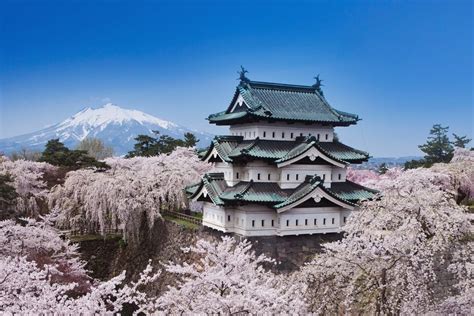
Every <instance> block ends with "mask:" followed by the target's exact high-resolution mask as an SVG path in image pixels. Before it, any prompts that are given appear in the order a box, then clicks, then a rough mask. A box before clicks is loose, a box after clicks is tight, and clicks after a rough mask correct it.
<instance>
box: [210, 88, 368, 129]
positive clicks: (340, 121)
mask: <svg viewBox="0 0 474 316" xmlns="http://www.w3.org/2000/svg"><path fill="white" fill-rule="evenodd" d="M239 95H240V96H241V97H242V99H243V101H244V103H245V105H244V106H243V107H238V108H235V107H234V104H235V102H236V100H237V98H238V97H239ZM260 119H267V120H277V121H293V122H295V121H300V122H313V123H322V124H329V125H333V126H348V125H351V124H355V123H356V122H357V121H358V120H359V118H358V116H357V115H355V114H351V113H347V112H343V111H339V110H336V109H334V108H332V107H331V106H330V105H329V103H328V102H327V101H326V99H325V98H324V97H323V96H322V95H321V94H320V93H319V92H318V90H317V89H316V88H315V87H314V86H300V85H290V84H281V83H271V82H258V81H251V80H243V81H241V82H240V84H239V85H238V86H237V89H236V92H235V94H234V98H233V99H232V102H231V104H230V105H229V107H228V108H227V110H226V111H223V112H219V113H215V114H212V115H210V116H209V117H208V120H209V121H210V122H211V123H215V124H217V125H229V124H235V123H242V122H252V121H258V120H260Z"/></svg>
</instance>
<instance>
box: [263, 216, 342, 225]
mask: <svg viewBox="0 0 474 316" xmlns="http://www.w3.org/2000/svg"><path fill="white" fill-rule="evenodd" d="M344 218H345V217H344ZM274 222H275V221H274V220H273V219H272V227H273V224H274Z"/></svg>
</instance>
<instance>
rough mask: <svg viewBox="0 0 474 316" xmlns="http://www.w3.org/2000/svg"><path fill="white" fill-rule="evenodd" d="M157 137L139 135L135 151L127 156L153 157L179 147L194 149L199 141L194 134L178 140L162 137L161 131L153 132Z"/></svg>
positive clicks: (136, 138)
mask: <svg viewBox="0 0 474 316" xmlns="http://www.w3.org/2000/svg"><path fill="white" fill-rule="evenodd" d="M153 133H154V134H155V135H156V136H157V137H152V136H149V135H138V136H137V137H135V141H136V143H135V145H134V146H133V148H134V149H133V150H132V151H130V152H129V153H128V154H127V156H126V157H127V158H131V157H137V156H141V157H152V156H158V155H160V154H168V153H170V152H172V151H173V150H175V149H176V148H177V147H194V146H196V144H197V142H198V141H199V140H198V139H197V138H196V136H194V134H192V133H185V134H184V139H176V138H173V137H171V136H168V135H160V132H159V131H153Z"/></svg>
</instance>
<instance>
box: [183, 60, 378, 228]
mask: <svg viewBox="0 0 474 316" xmlns="http://www.w3.org/2000/svg"><path fill="white" fill-rule="evenodd" d="M245 73H246V71H245V70H244V69H243V68H242V71H241V73H240V83H239V85H238V86H237V89H236V91H235V94H234V97H233V98H232V101H231V103H230V105H229V106H228V108H227V110H225V111H223V112H219V113H216V114H212V115H210V116H209V118H208V120H209V121H210V122H211V123H213V124H217V125H229V126H230V135H229V136H216V137H215V139H214V140H213V142H212V144H211V146H210V147H209V148H208V149H207V150H206V151H205V152H202V153H201V157H202V159H203V160H204V161H207V162H209V163H213V164H214V169H213V170H212V172H211V173H208V174H206V175H204V177H203V179H202V181H201V182H200V183H197V184H195V185H192V186H189V187H187V188H186V192H187V193H188V196H189V198H190V199H191V200H193V201H202V202H204V207H203V225H204V226H207V227H211V228H213V229H217V230H219V231H222V232H232V233H237V234H239V235H243V236H271V235H277V236H286V235H303V234H319V233H332V232H340V231H341V230H342V229H343V226H344V223H345V222H346V219H347V218H348V217H349V216H350V214H351V212H353V211H355V210H356V209H357V203H358V202H359V201H360V200H363V199H369V198H372V197H373V196H374V193H375V192H376V191H374V190H371V189H369V188H366V187H363V186H360V185H358V184H356V183H353V182H350V181H348V180H346V170H347V167H348V165H349V164H354V163H361V162H364V161H367V159H368V158H369V155H368V153H366V152H363V151H360V150H356V149H354V148H351V147H349V146H347V145H344V144H342V143H341V142H339V141H338V140H337V138H336V137H335V135H334V127H336V126H349V125H352V124H356V123H357V121H358V120H359V118H358V116H357V115H354V114H350V113H346V112H342V111H339V110H336V109H334V108H332V107H331V106H330V105H329V103H328V102H327V101H326V99H325V98H324V96H323V92H322V90H321V81H320V80H319V77H316V78H315V79H316V80H317V82H316V84H315V85H313V86H300V85H290V84H279V83H269V82H257V81H251V80H249V79H248V78H247V77H246V76H245Z"/></svg>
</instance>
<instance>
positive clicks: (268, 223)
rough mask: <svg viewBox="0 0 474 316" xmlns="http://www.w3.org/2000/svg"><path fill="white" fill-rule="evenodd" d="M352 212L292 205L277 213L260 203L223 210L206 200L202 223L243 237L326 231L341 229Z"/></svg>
mask: <svg viewBox="0 0 474 316" xmlns="http://www.w3.org/2000/svg"><path fill="white" fill-rule="evenodd" d="M350 214H351V211H350V210H346V209H343V208H341V207H321V208H293V209H290V210H288V211H286V212H283V213H280V214H278V213H277V212H276V211H275V210H273V209H271V208H268V207H265V206H261V205H245V206H241V207H236V208H226V209H224V208H222V207H219V206H215V205H214V204H212V203H205V204H204V210H203V225H204V226H207V227H210V228H213V229H216V230H219V231H222V232H233V233H237V234H239V235H242V236H273V235H279V236H287V235H304V234H325V233H331V232H341V231H342V229H343V226H344V222H343V221H344V217H346V219H347V218H349V216H350ZM315 220H316V222H315ZM262 221H263V222H262ZM272 221H273V225H272ZM287 221H288V225H287ZM297 221H298V222H297Z"/></svg>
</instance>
